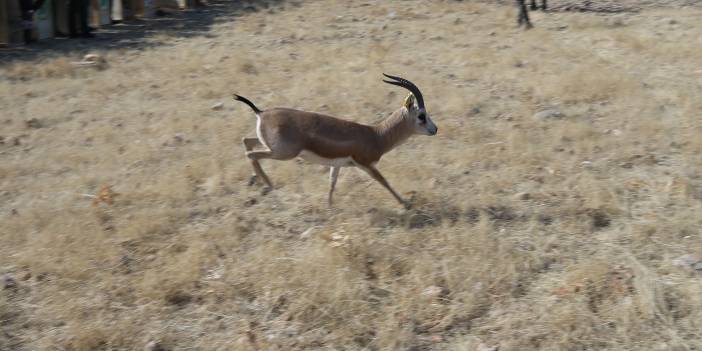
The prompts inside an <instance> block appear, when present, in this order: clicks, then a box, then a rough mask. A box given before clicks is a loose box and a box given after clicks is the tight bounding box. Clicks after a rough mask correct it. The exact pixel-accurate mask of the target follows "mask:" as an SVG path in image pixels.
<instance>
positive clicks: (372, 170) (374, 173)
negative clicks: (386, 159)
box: [358, 165, 412, 210]
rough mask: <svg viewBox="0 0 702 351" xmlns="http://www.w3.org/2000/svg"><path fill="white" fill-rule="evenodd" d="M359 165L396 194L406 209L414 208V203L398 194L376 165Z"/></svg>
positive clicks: (393, 194)
mask: <svg viewBox="0 0 702 351" xmlns="http://www.w3.org/2000/svg"><path fill="white" fill-rule="evenodd" d="M358 167H359V168H361V169H362V170H364V171H366V173H368V175H370V176H371V177H372V178H373V179H375V180H377V181H378V183H380V184H382V185H383V186H384V187H385V189H388V190H389V191H390V193H392V196H394V197H395V199H397V201H399V202H400V204H402V205H403V206H404V207H405V208H406V209H408V210H409V209H410V208H412V204H410V203H409V201H407V200H405V199H403V198H402V197H400V195H398V194H397V193H396V192H395V190H393V188H392V187H391V186H390V184H389V183H388V181H387V180H385V177H383V175H382V174H380V171H378V170H377V169H376V168H375V167H373V166H363V165H358Z"/></svg>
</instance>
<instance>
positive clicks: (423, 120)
mask: <svg viewBox="0 0 702 351" xmlns="http://www.w3.org/2000/svg"><path fill="white" fill-rule="evenodd" d="M417 118H419V120H420V121H421V122H422V123H427V115H425V114H424V113H420V114H419V116H417Z"/></svg>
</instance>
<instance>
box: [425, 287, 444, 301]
mask: <svg viewBox="0 0 702 351" xmlns="http://www.w3.org/2000/svg"><path fill="white" fill-rule="evenodd" d="M442 291H443V289H442V288H441V287H440V286H436V285H432V286H429V287H427V288H426V289H424V290H423V291H422V296H424V297H426V298H429V299H435V298H437V297H439V295H441V292H442Z"/></svg>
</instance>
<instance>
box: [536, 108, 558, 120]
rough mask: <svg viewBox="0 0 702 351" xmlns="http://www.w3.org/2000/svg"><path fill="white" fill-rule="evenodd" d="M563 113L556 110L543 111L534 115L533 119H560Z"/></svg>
mask: <svg viewBox="0 0 702 351" xmlns="http://www.w3.org/2000/svg"><path fill="white" fill-rule="evenodd" d="M562 117H563V113H561V111H558V110H554V109H551V110H543V111H539V112H537V113H535V114H534V118H535V119H549V118H562Z"/></svg>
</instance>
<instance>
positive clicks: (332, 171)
mask: <svg viewBox="0 0 702 351" xmlns="http://www.w3.org/2000/svg"><path fill="white" fill-rule="evenodd" d="M339 170H341V167H331V168H329V181H330V182H331V188H329V206H331V205H332V194H333V193H334V187H335V186H336V178H338V177H339Z"/></svg>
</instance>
